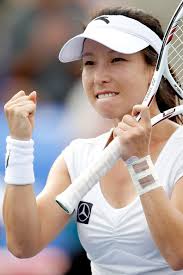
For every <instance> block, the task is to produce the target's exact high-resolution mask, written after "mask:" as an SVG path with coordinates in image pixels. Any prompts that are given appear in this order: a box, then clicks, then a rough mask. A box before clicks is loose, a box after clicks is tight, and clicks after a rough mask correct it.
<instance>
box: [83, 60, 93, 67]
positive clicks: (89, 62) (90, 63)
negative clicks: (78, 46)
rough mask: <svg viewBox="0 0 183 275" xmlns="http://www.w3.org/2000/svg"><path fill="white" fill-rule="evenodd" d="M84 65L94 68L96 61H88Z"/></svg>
mask: <svg viewBox="0 0 183 275" xmlns="http://www.w3.org/2000/svg"><path fill="white" fill-rule="evenodd" d="M83 64H84V66H92V65H94V61H91V60H87V61H84V62H83Z"/></svg>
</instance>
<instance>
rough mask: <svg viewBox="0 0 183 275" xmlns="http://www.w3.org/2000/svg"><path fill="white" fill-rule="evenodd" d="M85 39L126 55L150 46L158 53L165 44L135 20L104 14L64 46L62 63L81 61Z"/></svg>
mask: <svg viewBox="0 0 183 275" xmlns="http://www.w3.org/2000/svg"><path fill="white" fill-rule="evenodd" d="M85 39H91V40H94V41H96V42H98V43H100V44H102V45H104V46H106V47H108V48H110V49H111V50H114V51H117V52H120V53H124V54H132V53H136V52H138V51H141V50H143V49H145V48H147V47H148V46H151V47H152V48H153V49H154V50H155V51H156V52H157V53H159V52H160V48H161V44H162V41H161V39H160V38H159V36H158V35H157V34H156V33H155V32H153V31H152V30H151V29H150V28H148V27H147V26H145V25H144V24H142V23H140V22H139V21H137V20H135V19H132V18H129V17H126V16H123V15H103V16H100V17H97V18H95V19H94V20H92V21H91V22H90V23H89V24H88V25H87V27H86V29H85V31H84V32H83V33H81V34H79V35H77V36H75V37H73V38H71V39H70V40H69V41H67V42H66V43H65V45H64V46H63V47H62V49H61V51H60V53H59V60H60V61H61V62H64V63H65V62H71V61H75V60H79V59H81V58H82V51H83V42H84V40H85Z"/></svg>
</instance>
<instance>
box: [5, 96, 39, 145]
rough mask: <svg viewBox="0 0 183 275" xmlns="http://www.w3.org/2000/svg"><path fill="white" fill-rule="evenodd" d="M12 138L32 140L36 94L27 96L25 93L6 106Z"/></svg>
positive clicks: (12, 99) (14, 97) (13, 98)
mask: <svg viewBox="0 0 183 275" xmlns="http://www.w3.org/2000/svg"><path fill="white" fill-rule="evenodd" d="M4 111H5V114H6V118H7V121H8V126H9V130H10V136H11V137H12V138H14V139H18V140H29V139H31V138H32V131H33V128H34V119H35V111H36V92H32V93H30V94H29V95H26V94H25V92H24V91H20V92H18V93H17V94H16V95H14V96H13V97H12V98H11V99H10V100H9V101H8V102H7V103H6V104H5V106H4Z"/></svg>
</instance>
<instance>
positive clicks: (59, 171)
mask: <svg viewBox="0 0 183 275" xmlns="http://www.w3.org/2000/svg"><path fill="white" fill-rule="evenodd" d="M69 184H70V178H69V175H68V171H67V168H66V165H65V162H64V160H63V158H60V157H59V158H58V159H57V160H56V161H55V163H54V165H53V167H52V169H51V171H50V173H49V176H48V180H47V184H46V186H45V188H44V190H43V191H42V192H41V194H40V195H39V196H38V197H37V199H36V197H35V194H34V191H33V186H32V185H24V186H15V185H7V188H6V193H5V198H4V206H3V216H4V222H5V227H6V236H7V244H8V248H9V250H10V251H11V252H12V253H13V254H14V255H15V256H17V257H20V258H25V257H32V256H34V255H36V254H37V253H38V252H39V251H41V250H42V249H43V248H44V247H45V246H46V245H48V243H49V242H50V241H51V240H53V239H54V238H55V237H56V235H57V234H58V233H59V232H60V231H61V230H62V228H63V227H64V225H65V224H66V223H67V222H68V220H69V217H70V216H69V215H67V214H66V213H65V212H64V211H63V210H62V209H61V208H60V207H59V206H58V205H57V203H56V202H55V196H56V195H58V194H59V193H60V192H62V191H63V190H64V189H65V188H66V187H67V186H68V185H69Z"/></svg>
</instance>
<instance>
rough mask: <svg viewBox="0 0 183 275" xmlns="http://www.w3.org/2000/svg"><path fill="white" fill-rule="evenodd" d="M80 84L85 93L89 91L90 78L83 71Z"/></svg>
mask: <svg viewBox="0 0 183 275" xmlns="http://www.w3.org/2000/svg"><path fill="white" fill-rule="evenodd" d="M82 84H83V88H84V91H85V93H86V94H89V93H90V90H91V88H92V79H91V76H89V75H88V74H87V73H86V72H85V71H83V72H82Z"/></svg>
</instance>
